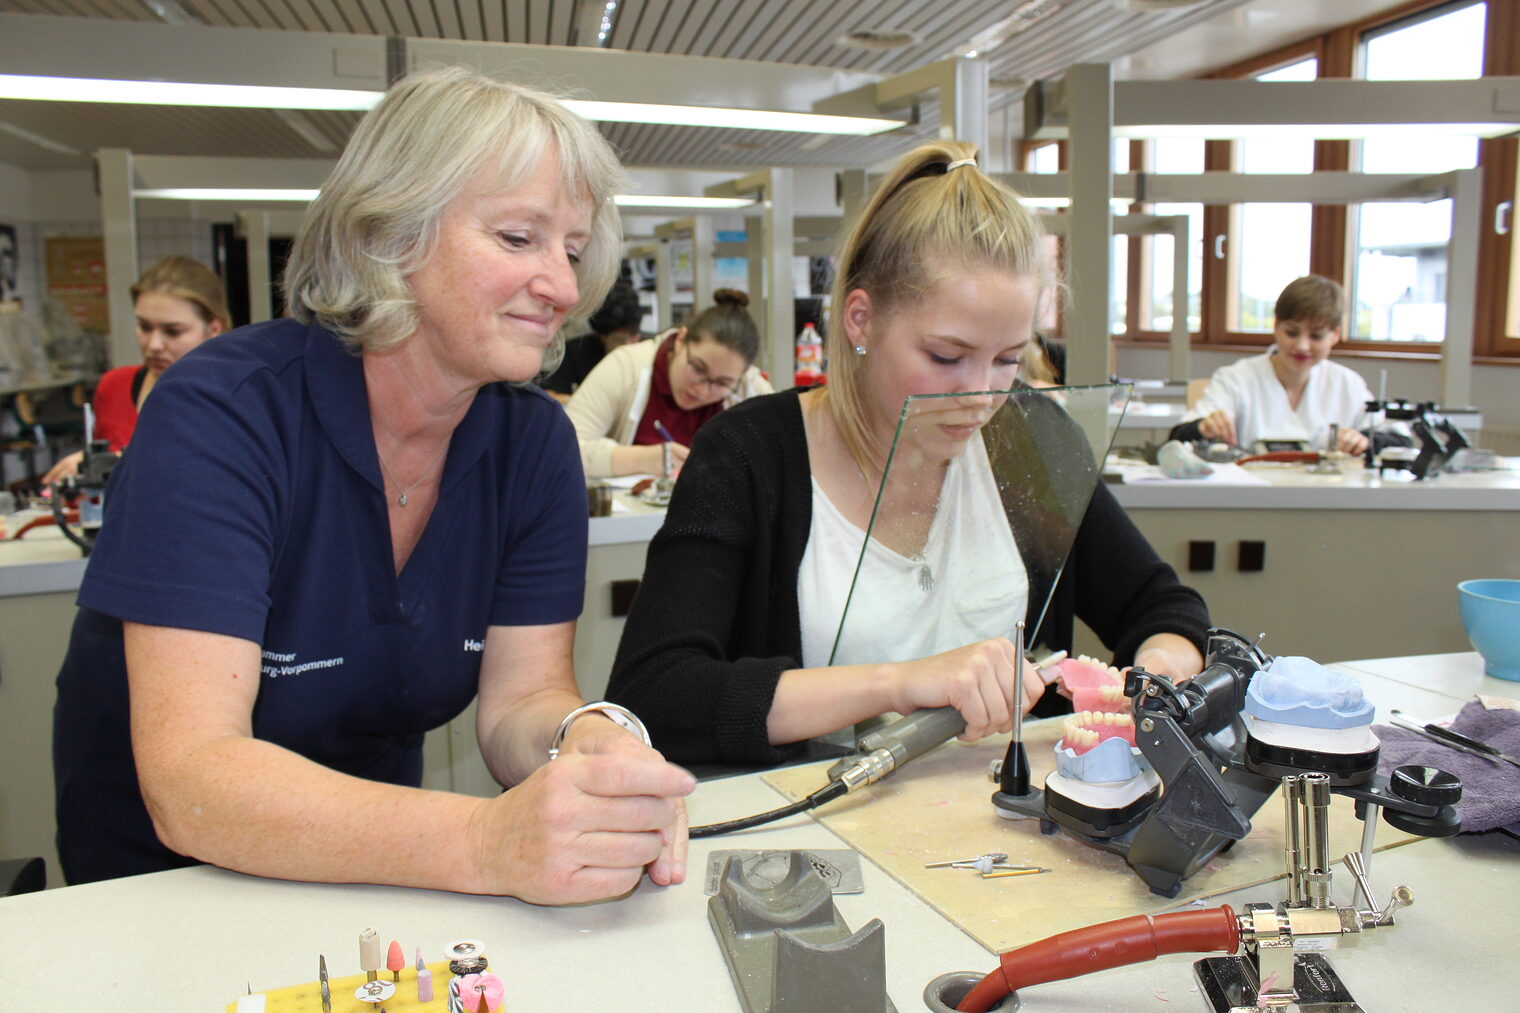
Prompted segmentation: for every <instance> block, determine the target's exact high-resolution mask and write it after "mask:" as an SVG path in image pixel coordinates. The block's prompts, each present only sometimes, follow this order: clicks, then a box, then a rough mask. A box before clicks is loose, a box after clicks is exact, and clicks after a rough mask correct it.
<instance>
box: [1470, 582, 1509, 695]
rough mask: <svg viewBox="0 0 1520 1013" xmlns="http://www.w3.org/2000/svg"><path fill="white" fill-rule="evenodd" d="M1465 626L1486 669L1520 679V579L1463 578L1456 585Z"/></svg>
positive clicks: (1493, 674) (1499, 675)
mask: <svg viewBox="0 0 1520 1013" xmlns="http://www.w3.org/2000/svg"><path fill="white" fill-rule="evenodd" d="M1457 607H1458V608H1459V609H1460V610H1461V613H1462V628H1463V629H1464V630H1466V631H1467V639H1468V640H1469V641H1471V642H1472V645H1473V650H1475V651H1477V652H1478V653H1479V654H1481V655H1483V670H1484V671H1485V672H1487V673H1488V674H1489V675H1492V676H1493V677H1494V678H1496V679H1509V680H1510V681H1511V682H1520V580H1464V581H1462V582H1461V583H1460V584H1458V585H1457Z"/></svg>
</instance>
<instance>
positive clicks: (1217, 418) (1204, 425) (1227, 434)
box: [1198, 411, 1240, 447]
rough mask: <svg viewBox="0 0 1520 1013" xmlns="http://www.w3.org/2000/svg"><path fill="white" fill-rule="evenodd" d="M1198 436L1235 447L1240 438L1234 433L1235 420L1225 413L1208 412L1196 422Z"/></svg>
mask: <svg viewBox="0 0 1520 1013" xmlns="http://www.w3.org/2000/svg"><path fill="white" fill-rule="evenodd" d="M1198 435H1200V436H1202V437H1203V438H1204V439H1206V440H1212V441H1213V442H1215V443H1227V444H1229V445H1230V446H1232V447H1233V446H1235V445H1236V444H1237V443H1239V442H1240V437H1239V436H1238V435H1237V434H1236V432H1235V420H1234V419H1232V418H1230V416H1229V415H1228V414H1227V413H1226V412H1222V411H1213V412H1209V413H1208V414H1207V415H1205V416H1204V417H1203V418H1201V419H1199V420H1198Z"/></svg>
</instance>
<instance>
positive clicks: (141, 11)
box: [0, 0, 1394, 169]
mask: <svg viewBox="0 0 1520 1013" xmlns="http://www.w3.org/2000/svg"><path fill="white" fill-rule="evenodd" d="M1134 5H1135V0H1022V2H1008V0H949V2H947V0H833V2H824V0H764V2H756V0H622V2H621V3H620V5H619V8H618V10H617V13H616V16H615V19H614V22H613V25H612V29H611V34H610V37H609V38H608V40H607V45H608V47H610V48H613V49H624V50H631V51H634V52H640V53H651V54H675V55H690V56H704V57H716V58H722V59H728V60H745V61H765V62H768V63H778V64H782V63H787V64H803V65H808V66H813V67H827V68H836V69H842V70H851V71H859V72H867V73H873V74H894V73H899V72H902V71H905V70H909V69H912V68H916V67H919V66H922V65H924V64H927V63H931V62H934V61H936V60H939V59H943V58H945V57H947V56H950V55H953V54H956V53H960V52H964V50H965V49H966V48H967V46H968V45H969V44H970V43H971V41H972V40H973V38H975V37H976V36H977V35H978V34H979V33H981V32H984V31H985V30H987V29H988V28H989V27H993V26H996V25H998V24H999V23H1002V24H1003V26H1004V31H1003V32H1002V33H1001V35H1002V38H1001V41H998V42H996V43H995V44H993V45H992V48H991V49H990V50H986V49H984V51H983V52H982V53H981V55H982V56H983V57H985V58H986V59H987V60H988V62H989V65H990V69H991V75H992V79H993V83H994V95H993V102H992V104H993V108H994V109H998V108H999V107H1006V106H1007V105H1008V104H1009V103H1011V102H1012V101H1014V100H1015V99H1017V98H1018V97H1019V96H1020V95H1021V94H1022V92H1023V90H1024V88H1025V86H1026V84H1027V82H1028V81H1030V80H1032V79H1037V78H1053V77H1058V76H1060V75H1061V74H1062V73H1063V72H1064V71H1065V69H1066V68H1067V67H1069V66H1071V65H1072V64H1073V63H1080V62H1111V63H1113V64H1114V66H1115V69H1116V73H1117V75H1118V76H1119V77H1121V78H1124V77H1133V78H1169V77H1171V78H1175V77H1190V76H1194V75H1196V74H1198V73H1200V72H1203V71H1206V70H1209V69H1212V68H1214V67H1219V66H1223V65H1227V64H1229V63H1232V62H1235V61H1237V60H1239V59H1241V58H1243V57H1246V56H1250V55H1254V54H1256V53H1260V52H1263V51H1266V50H1269V49H1271V48H1274V47H1276V46H1278V45H1282V44H1284V43H1287V42H1291V41H1294V40H1296V39H1299V38H1303V37H1306V36H1308V35H1311V34H1314V33H1316V32H1319V31H1323V30H1324V29H1325V28H1326V27H1328V24H1327V22H1328V21H1333V22H1335V23H1344V22H1345V21H1347V20H1350V19H1352V18H1355V17H1357V16H1359V15H1362V14H1364V13H1366V12H1367V11H1368V10H1369V9H1381V8H1387V7H1390V6H1393V5H1394V2H1393V0H1337V2H1336V3H1324V2H1323V0H1202V2H1198V3H1193V4H1191V5H1188V6H1183V7H1176V8H1172V9H1164V10H1157V11H1143V10H1141V11H1137V10H1134V9H1130V8H1131V7H1132V6H1134ZM603 6H604V0H0V13H3V14H31V15H43V16H47V17H56V18H93V19H108V20H115V21H134V22H140V23H144V24H164V23H173V24H200V25H210V26H219V27H230V28H261V29H268V30H278V31H289V32H311V33H324V32H339V33H351V34H359V35H381V36H403V37H410V38H427V39H461V40H469V41H487V42H513V43H530V44H536V45H557V46H565V45H573V44H575V43H576V41H577V40H578V39H580V40H583V41H584V40H586V39H588V38H589V37H590V32H594V29H595V24H596V19H597V18H598V17H599V16H600V13H601V11H602V8H603ZM1010 19H1012V20H1010ZM578 26H580V27H578ZM862 29H888V30H901V31H908V32H911V33H914V34H915V35H916V36H917V37H918V39H919V40H920V41H918V42H917V43H915V44H912V45H909V46H906V47H903V48H897V49H891V50H885V51H872V50H867V49H860V48H851V47H849V46H847V45H844V44H842V43H841V39H842V37H843V36H845V35H846V34H847V33H850V32H853V31H859V30H862ZM162 58H163V60H164V61H166V62H172V61H173V60H174V59H175V54H174V53H173V52H165V53H163V54H162ZM605 97H608V98H615V97H616V96H605ZM924 113H925V120H924V122H922V123H921V124H920V125H919V126H918V127H917V128H914V129H909V130H904V131H895V132H893V133H891V134H887V135H881V136H878V137H874V138H865V139H859V138H828V139H824V138H819V137H815V136H812V135H805V134H781V133H774V132H768V131H734V130H718V129H711V128H695V127H665V126H643V125H623V124H607V125H604V126H603V131H604V133H605V134H606V135H607V136H608V138H609V139H610V140H611V141H612V142H613V144H614V145H615V146H616V147H617V148H618V150H619V151H620V152H621V153H622V155H623V159H624V161H625V162H626V163H628V164H629V165H667V166H669V165H678V166H687V167H693V168H724V169H743V168H747V167H760V166H771V165H790V166H839V165H857V166H859V165H868V164H872V163H875V162H878V161H881V160H883V159H886V158H890V157H892V156H894V155H895V154H897V153H899V152H900V151H902V150H904V149H906V148H907V147H909V146H911V145H912V144H913V143H915V141H916V140H917V139H918V138H919V137H921V136H923V135H924V134H925V133H928V132H932V131H933V129H934V128H935V126H936V123H935V120H936V118H937V111H936V110H934V109H932V108H930V109H926V110H924ZM357 117H358V114H356V113H343V112H301V113H295V114H291V113H287V112H272V111H268V110H225V109H194V108H183V107H162V106H160V107H150V106H123V105H107V104H91V103H57V102H26V101H0V163H3V164H9V165H12V166H16V167H19V168H23V169H57V168H82V167H87V166H88V165H90V158H89V154H90V153H91V152H93V151H94V150H96V149H98V148H102V147H123V148H129V149H131V150H132V151H134V152H136V153H140V154H153V155H221V156H238V157H265V158H308V159H309V158H330V157H332V156H333V154H334V153H335V151H336V150H337V149H338V148H340V147H341V145H342V144H343V143H344V141H345V139H346V138H347V136H348V133H349V131H350V130H352V128H353V125H354V123H355V122H356V121H357Z"/></svg>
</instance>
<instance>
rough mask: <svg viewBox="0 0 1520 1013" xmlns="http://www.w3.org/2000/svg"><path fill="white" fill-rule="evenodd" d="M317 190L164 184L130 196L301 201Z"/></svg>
mask: <svg viewBox="0 0 1520 1013" xmlns="http://www.w3.org/2000/svg"><path fill="white" fill-rule="evenodd" d="M319 192H320V191H317V190H255V189H232V188H227V189H216V188H214V187H188V186H166V187H150V188H147V189H142V190H133V191H132V196H133V197H139V198H146V199H149V200H253V201H265V200H273V201H301V202H303V203H308V204H309V203H311V202H312V201H314V200H316V199H317V194H318V193H319Z"/></svg>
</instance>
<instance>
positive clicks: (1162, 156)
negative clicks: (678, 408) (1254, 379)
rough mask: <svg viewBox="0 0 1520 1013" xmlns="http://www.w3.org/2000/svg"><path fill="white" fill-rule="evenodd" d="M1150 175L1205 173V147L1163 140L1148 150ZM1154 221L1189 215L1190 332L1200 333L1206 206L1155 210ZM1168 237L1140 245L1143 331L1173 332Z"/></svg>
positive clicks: (1154, 206)
mask: <svg viewBox="0 0 1520 1013" xmlns="http://www.w3.org/2000/svg"><path fill="white" fill-rule="evenodd" d="M1146 149H1147V161H1148V163H1149V171H1151V172H1154V173H1158V174H1161V175H1167V174H1179V175H1180V174H1188V173H1197V172H1202V171H1203V169H1204V141H1203V140H1201V139H1199V138H1193V137H1161V138H1157V139H1156V140H1154V141H1150V142H1148V143H1147V144H1146ZM1149 210H1150V213H1151V214H1154V215H1186V216H1187V217H1188V235H1189V236H1190V237H1191V245H1192V247H1193V250H1192V254H1191V257H1190V260H1189V264H1188V292H1187V308H1186V312H1187V315H1188V330H1189V331H1192V332H1195V333H1196V332H1197V331H1198V330H1199V329H1200V328H1201V326H1202V322H1203V245H1204V238H1203V237H1204V229H1203V205H1202V204H1152V205H1151V206H1150V208H1149ZM1174 242H1175V240H1174V239H1173V238H1172V237H1171V236H1169V235H1154V236H1146V237H1145V240H1144V242H1142V243H1141V244H1140V249H1141V270H1140V297H1141V299H1140V329H1141V330H1144V331H1161V332H1163V333H1165V332H1168V331H1170V330H1171V329H1172V314H1173V312H1174V310H1173V302H1174V300H1173V271H1172V252H1173V251H1172V247H1173V243H1174Z"/></svg>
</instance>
